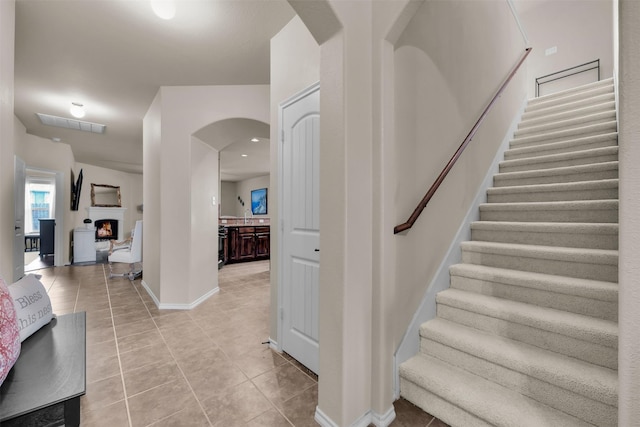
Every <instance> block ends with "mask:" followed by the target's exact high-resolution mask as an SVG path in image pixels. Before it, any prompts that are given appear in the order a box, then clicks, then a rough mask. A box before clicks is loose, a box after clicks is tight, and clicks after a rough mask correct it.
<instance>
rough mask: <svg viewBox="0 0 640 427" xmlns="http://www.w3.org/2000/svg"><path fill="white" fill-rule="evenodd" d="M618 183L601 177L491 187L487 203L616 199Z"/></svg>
mask: <svg viewBox="0 0 640 427" xmlns="http://www.w3.org/2000/svg"><path fill="white" fill-rule="evenodd" d="M618 184H619V180H618V179H601V180H597V181H579V182H561V183H555V184H533V185H514V186H509V187H492V188H489V189H488V190H487V201H488V202H489V203H493V202H501V203H504V202H551V201H562V200H594V199H595V200H604V199H617V198H618Z"/></svg>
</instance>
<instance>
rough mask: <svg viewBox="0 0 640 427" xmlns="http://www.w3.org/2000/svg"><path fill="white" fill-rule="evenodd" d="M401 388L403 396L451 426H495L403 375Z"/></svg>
mask: <svg viewBox="0 0 640 427" xmlns="http://www.w3.org/2000/svg"><path fill="white" fill-rule="evenodd" d="M400 390H401V395H402V397H404V398H405V399H406V400H408V401H409V402H411V403H413V404H414V405H416V406H417V407H419V408H421V409H422V410H423V411H425V412H428V413H429V414H431V415H433V416H434V417H436V418H438V419H440V420H442V421H444V422H445V423H447V424H448V425H450V426H465V427H467V426H468V427H495V426H494V425H493V424H490V423H487V422H485V421H483V420H481V419H480V418H477V417H474V416H473V415H472V414H470V413H469V412H467V411H465V410H464V409H460V408H459V407H458V406H457V405H454V404H453V403H451V402H449V401H448V400H445V399H443V398H441V397H439V396H437V395H435V394H433V393H430V392H429V391H427V390H425V389H424V388H422V387H420V386H419V385H416V384H414V383H413V382H411V381H409V380H407V379H405V378H403V377H402V376H401V377H400Z"/></svg>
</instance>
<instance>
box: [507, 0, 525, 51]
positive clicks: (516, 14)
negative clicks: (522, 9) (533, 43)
mask: <svg viewBox="0 0 640 427" xmlns="http://www.w3.org/2000/svg"><path fill="white" fill-rule="evenodd" d="M507 3H508V4H509V8H510V9H511V13H512V14H513V18H514V19H515V20H516V25H517V26H518V28H519V29H520V34H522V38H523V39H524V44H525V45H526V47H530V46H529V37H527V32H526V31H525V30H524V27H523V26H522V22H520V16H518V11H517V10H516V7H515V6H514V4H513V0H507Z"/></svg>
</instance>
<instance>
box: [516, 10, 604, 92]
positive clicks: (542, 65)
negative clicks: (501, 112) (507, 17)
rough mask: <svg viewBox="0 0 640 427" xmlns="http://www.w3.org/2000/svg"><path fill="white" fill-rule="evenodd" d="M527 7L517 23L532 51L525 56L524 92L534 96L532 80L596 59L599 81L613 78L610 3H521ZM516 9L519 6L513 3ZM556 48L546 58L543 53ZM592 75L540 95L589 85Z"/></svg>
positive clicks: (554, 85) (558, 84)
mask: <svg viewBox="0 0 640 427" xmlns="http://www.w3.org/2000/svg"><path fill="white" fill-rule="evenodd" d="M520 2H521V3H527V4H526V6H527V7H526V8H524V9H523V11H522V12H521V13H520V19H521V21H522V24H523V26H524V27H525V29H526V31H527V35H528V37H529V40H530V42H531V46H532V47H533V51H532V52H531V55H530V56H529V60H528V61H529V67H528V77H527V91H528V94H529V96H530V97H533V96H534V94H535V84H534V83H535V79H536V77H541V76H544V75H547V74H550V73H554V72H556V71H560V70H563V69H566V68H569V67H574V66H576V65H580V64H584V63H586V62H589V61H593V60H595V59H600V66H601V75H600V77H601V78H603V79H605V78H610V77H611V76H612V75H613V50H612V46H613V6H612V3H613V1H612V0H579V1H575V0H554V1H539V0H521V1H520ZM516 6H517V7H518V6H519V4H518V3H516ZM553 46H556V47H557V49H558V52H557V53H556V54H553V55H549V56H546V55H545V50H546V49H548V48H551V47H553ZM596 79H597V73H596V72H595V71H589V72H587V73H583V74H580V75H576V76H572V77H570V78H567V79H562V80H559V81H557V82H554V83H549V84H546V85H543V86H542V87H541V92H540V94H541V95H544V94H548V93H553V92H556V91H558V90H562V89H565V88H567V87H573V86H578V85H580V84H584V83H589V82H593V81H595V80H596Z"/></svg>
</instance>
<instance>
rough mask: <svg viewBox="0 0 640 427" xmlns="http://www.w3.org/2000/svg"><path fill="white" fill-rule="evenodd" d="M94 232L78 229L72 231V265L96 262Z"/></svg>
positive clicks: (88, 229) (89, 229)
mask: <svg viewBox="0 0 640 427" xmlns="http://www.w3.org/2000/svg"><path fill="white" fill-rule="evenodd" d="M95 233H96V231H95V230H94V229H93V227H92V228H86V227H78V228H76V229H74V230H73V263H74V264H76V263H79V262H96V234H95Z"/></svg>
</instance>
